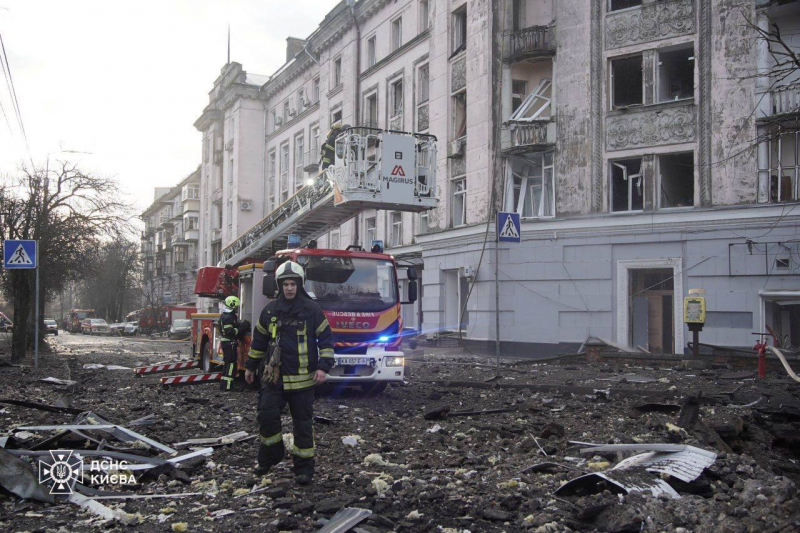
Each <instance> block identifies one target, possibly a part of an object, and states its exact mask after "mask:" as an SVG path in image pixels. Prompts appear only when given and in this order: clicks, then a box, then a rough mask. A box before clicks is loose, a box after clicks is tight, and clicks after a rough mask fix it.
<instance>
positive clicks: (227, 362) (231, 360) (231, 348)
mask: <svg viewBox="0 0 800 533" xmlns="http://www.w3.org/2000/svg"><path fill="white" fill-rule="evenodd" d="M220 344H221V345H222V363H223V365H222V381H220V384H219V388H220V389H222V390H224V391H232V390H235V389H234V380H235V379H236V376H237V375H238V374H239V371H238V369H237V365H238V359H239V343H237V342H236V341H222V342H221V343H220Z"/></svg>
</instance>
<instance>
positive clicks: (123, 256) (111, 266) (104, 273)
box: [78, 234, 141, 322]
mask: <svg viewBox="0 0 800 533" xmlns="http://www.w3.org/2000/svg"><path fill="white" fill-rule="evenodd" d="M140 266H141V265H140V259H139V250H138V243H137V242H136V241H134V240H132V239H129V238H126V237H125V236H124V235H121V234H120V235H117V236H116V237H115V238H114V239H112V240H110V241H107V242H104V243H102V244H101V245H100V247H99V248H97V249H96V250H95V252H94V253H93V254H92V256H91V258H90V263H89V264H88V265H87V273H86V275H85V277H84V279H83V281H82V283H81V286H80V290H79V295H78V298H79V301H80V302H81V305H83V306H85V307H90V308H92V309H95V310H96V311H97V312H98V313H99V316H101V317H105V318H106V319H108V320H109V321H114V322H117V321H121V320H122V319H123V318H124V317H125V314H126V313H127V312H128V311H130V310H131V309H133V308H134V306H137V305H138V301H137V296H138V290H137V289H138V276H139V270H140Z"/></svg>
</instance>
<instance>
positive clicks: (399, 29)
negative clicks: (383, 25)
mask: <svg viewBox="0 0 800 533" xmlns="http://www.w3.org/2000/svg"><path fill="white" fill-rule="evenodd" d="M390 28H391V30H390V38H391V43H392V52H396V51H397V50H399V49H400V48H402V47H403V15H399V16H397V17H395V18H393V19H392V21H391V25H390Z"/></svg>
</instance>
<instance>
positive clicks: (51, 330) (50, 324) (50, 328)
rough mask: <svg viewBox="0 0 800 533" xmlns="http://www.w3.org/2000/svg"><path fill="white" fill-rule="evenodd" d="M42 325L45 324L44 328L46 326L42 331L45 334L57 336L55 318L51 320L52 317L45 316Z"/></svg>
mask: <svg viewBox="0 0 800 533" xmlns="http://www.w3.org/2000/svg"><path fill="white" fill-rule="evenodd" d="M44 326H45V328H47V329H45V331H44V334H45V335H55V336H58V324H57V323H56V321H55V320H53V319H52V318H45V319H44Z"/></svg>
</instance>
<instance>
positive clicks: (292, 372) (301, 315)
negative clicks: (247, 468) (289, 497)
mask: <svg viewBox="0 0 800 533" xmlns="http://www.w3.org/2000/svg"><path fill="white" fill-rule="evenodd" d="M275 278H276V281H277V283H278V287H279V291H280V295H279V296H278V298H277V299H275V300H273V301H271V302H270V303H268V304H267V305H266V307H264V310H263V311H262V312H261V316H260V317H259V320H258V322H257V323H256V327H255V331H254V334H253V343H252V344H251V346H250V354H249V357H248V359H247V365H246V367H247V371H246V373H245V380H246V381H247V382H248V383H252V382H253V378H254V375H255V372H256V371H257V370H258V368H259V366H260V365H261V363H262V362H265V360H266V357H267V354H268V352H269V354H270V359H269V362H268V363H267V364H266V367H265V371H264V374H263V375H262V377H261V382H262V388H261V394H260V395H259V398H258V417H257V418H258V424H259V434H260V436H261V444H260V446H259V449H258V468H256V470H255V473H256V474H257V475H263V474H266V473H267V472H269V470H270V468H272V467H273V466H275V465H276V464H278V463H280V462H281V460H282V459H283V456H284V453H285V450H284V446H283V438H282V436H281V411H282V410H283V408H284V407H285V406H286V404H287V403H288V404H289V410H290V411H291V414H292V424H293V429H294V446H293V447H292V458H293V461H294V473H295V476H296V479H297V483H298V484H300V485H307V484H309V483H311V479H312V478H313V476H314V449H315V446H314V427H313V414H314V387H315V385H317V384H322V383H324V382H325V379H326V378H327V375H328V372H329V371H330V369H331V368H332V367H333V362H334V358H333V334H332V333H331V328H330V325H329V324H328V320H327V319H326V318H325V314H324V313H323V312H322V308H320V306H319V305H317V303H316V302H314V301H313V300H312V299H311V298H310V297H309V296H308V294H307V293H306V292H305V289H304V288H303V283H304V282H305V272H304V271H303V267H301V266H300V265H298V264H297V263H295V262H292V261H287V262H285V263H283V264H282V265H281V266H280V267H278V270H277V271H276V273H275ZM270 345H272V349H271V351H270V350H269V348H270Z"/></svg>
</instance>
